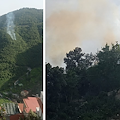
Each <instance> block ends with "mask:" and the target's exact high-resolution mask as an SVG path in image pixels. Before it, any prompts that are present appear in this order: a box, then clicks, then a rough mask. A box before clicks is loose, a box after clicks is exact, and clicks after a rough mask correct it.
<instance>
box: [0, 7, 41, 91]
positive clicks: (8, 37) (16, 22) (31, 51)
mask: <svg viewBox="0 0 120 120" xmlns="http://www.w3.org/2000/svg"><path fill="white" fill-rule="evenodd" d="M42 31H43V10H38V9H34V8H23V9H20V10H17V11H13V12H10V13H8V14H6V15H3V16H0V91H1V92H3V91H9V89H11V90H13V91H15V88H14V82H15V81H16V80H17V79H19V78H21V76H22V77H23V76H24V77H23V78H24V83H25V81H26V83H27V82H28V81H27V79H28V78H26V77H25V75H26V72H28V70H27V69H28V68H31V69H32V70H34V69H36V68H37V69H40V72H41V73H40V74H39V72H37V75H36V77H37V76H39V77H38V78H37V82H38V81H41V84H42V39H43V32H42ZM29 75H30V74H29ZM29 75H28V76H27V77H29V78H30V76H29ZM31 76H32V75H31ZM33 79H34V78H32V80H33ZM33 81H34V80H33ZM20 83H21V82H20ZM29 83H31V81H30V79H29ZM30 86H31V85H30ZM22 89H25V88H24V85H23V87H21V89H20V90H22ZM29 89H32V88H29ZM40 89H42V86H41V88H39V90H40ZM18 92H20V91H18Z"/></svg>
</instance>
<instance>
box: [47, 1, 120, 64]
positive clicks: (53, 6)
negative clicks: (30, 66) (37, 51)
mask: <svg viewBox="0 0 120 120" xmlns="http://www.w3.org/2000/svg"><path fill="white" fill-rule="evenodd" d="M46 17H47V18H46V61H47V62H50V63H51V64H52V65H54V66H56V65H59V66H61V65H63V59H64V57H65V56H66V53H68V52H69V51H70V50H73V49H74V48H75V47H81V48H82V50H83V52H85V53H86V52H87V53H90V52H94V53H96V52H97V50H100V49H101V48H102V47H104V45H105V44H106V43H108V44H111V43H114V44H115V42H116V41H118V42H119V43H120V0H46Z"/></svg>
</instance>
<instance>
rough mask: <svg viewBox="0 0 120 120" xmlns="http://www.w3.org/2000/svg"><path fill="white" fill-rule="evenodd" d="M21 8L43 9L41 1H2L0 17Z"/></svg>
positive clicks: (0, 3)
mask: <svg viewBox="0 0 120 120" xmlns="http://www.w3.org/2000/svg"><path fill="white" fill-rule="evenodd" d="M23 7H29V8H37V9H43V0H2V1H1V2H0V16H1V15H3V14H7V13H8V12H11V11H14V10H18V9H20V8H23Z"/></svg>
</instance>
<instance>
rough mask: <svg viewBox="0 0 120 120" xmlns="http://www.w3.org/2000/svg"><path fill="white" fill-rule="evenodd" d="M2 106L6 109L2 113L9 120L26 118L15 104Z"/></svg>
mask: <svg viewBox="0 0 120 120" xmlns="http://www.w3.org/2000/svg"><path fill="white" fill-rule="evenodd" d="M1 106H2V108H4V109H3V111H2V112H3V113H4V115H5V117H6V118H7V119H8V120H19V118H23V117H24V115H23V114H22V113H20V111H19V109H18V105H17V104H15V103H3V104H2V105H1Z"/></svg>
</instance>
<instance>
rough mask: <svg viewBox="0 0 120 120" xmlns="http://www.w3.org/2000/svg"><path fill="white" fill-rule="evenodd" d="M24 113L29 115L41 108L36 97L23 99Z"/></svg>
mask: <svg viewBox="0 0 120 120" xmlns="http://www.w3.org/2000/svg"><path fill="white" fill-rule="evenodd" d="M23 104H24V105H23V113H24V114H27V113H29V112H30V110H32V111H33V112H36V107H40V106H39V103H38V101H37V98H36V97H28V98H25V99H23Z"/></svg>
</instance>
